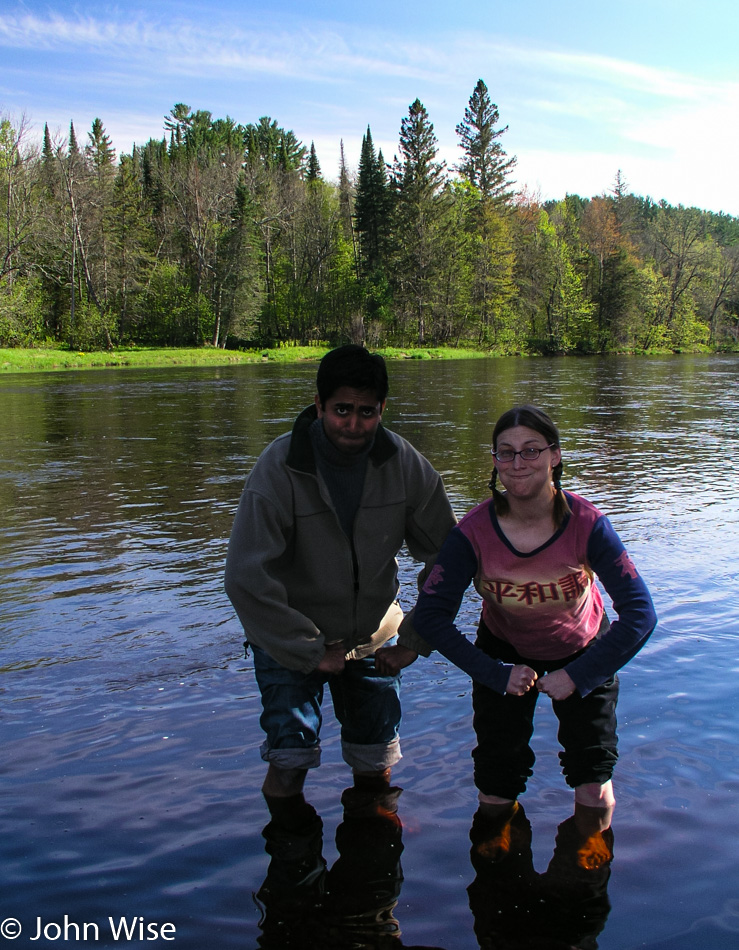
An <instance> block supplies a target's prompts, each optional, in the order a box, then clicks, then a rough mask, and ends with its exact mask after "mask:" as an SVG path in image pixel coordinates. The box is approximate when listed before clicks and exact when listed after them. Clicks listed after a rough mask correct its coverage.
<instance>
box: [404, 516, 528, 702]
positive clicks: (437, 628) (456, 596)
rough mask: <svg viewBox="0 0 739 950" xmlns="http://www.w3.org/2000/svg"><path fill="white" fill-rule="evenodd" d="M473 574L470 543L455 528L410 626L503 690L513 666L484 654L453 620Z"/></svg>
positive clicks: (469, 672)
mask: <svg viewBox="0 0 739 950" xmlns="http://www.w3.org/2000/svg"><path fill="white" fill-rule="evenodd" d="M476 573H477V557H476V555H475V552H474V550H473V548H472V545H471V544H470V542H469V541H468V540H467V538H466V537H465V536H464V534H463V533H462V532H461V531H460V530H459V528H454V529H453V530H452V531H451V532H450V534H449V536H448V538H447V540H446V541H445V542H444V545H443V547H442V549H441V551H440V552H439V556H438V558H437V559H436V564H435V565H434V567H433V569H432V571H431V573H430V574H429V576H428V579H427V580H426V583H425V584H424V586H423V589H422V590H421V593H420V594H419V596H418V602H417V603H416V608H415V611H414V613H413V626H414V627H415V629H416V632H417V633H418V634H419V636H421V637H423V639H424V640H425V641H426V642H427V643H428V644H429V645H430V646H431V647H433V648H434V649H435V650H438V651H439V653H441V654H442V655H443V656H445V657H446V658H447V659H448V660H451V661H452V663H454V665H455V666H458V667H459V668H460V669H461V670H464V672H465V673H467V675H468V676H471V677H472V679H474V680H476V681H477V682H478V683H482V685H483V686H488V687H489V688H490V689H494V690H495V691H496V692H498V693H504V692H505V688H506V686H507V685H508V677H509V676H510V673H511V670H512V669H513V666H512V665H511V664H507V663H501V662H500V660H495V659H493V658H492V657H490V656H488V655H487V654H486V653H483V652H482V650H479V649H478V648H477V647H476V646H475V645H474V644H473V643H471V642H470V641H469V640H468V639H467V637H465V635H464V634H463V633H462V632H461V631H460V630H459V629H458V628H457V627H456V625H455V623H454V621H455V619H456V616H457V613H458V612H459V607H460V604H461V603H462V598H463V597H464V594H465V591H466V590H467V588H468V587H469V586H470V583H471V581H472V579H473V578H474V576H475V574H476Z"/></svg>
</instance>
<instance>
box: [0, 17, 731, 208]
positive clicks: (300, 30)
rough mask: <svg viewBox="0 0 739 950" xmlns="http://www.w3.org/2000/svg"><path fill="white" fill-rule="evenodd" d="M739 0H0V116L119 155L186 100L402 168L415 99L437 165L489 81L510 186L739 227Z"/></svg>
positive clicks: (333, 163)
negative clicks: (104, 139) (612, 0)
mask: <svg viewBox="0 0 739 950" xmlns="http://www.w3.org/2000/svg"><path fill="white" fill-rule="evenodd" d="M738 40H739V4H737V2H736V0H703V3H698V2H697V0H694V2H691V3H688V2H684V0H641V2H637V0H621V2H620V3H618V4H606V3H600V2H598V0H591V2H579V0H561V2H556V0H506V2H505V3H502V2H498V0H485V2H481V0H468V2H466V3H464V4H458V5H456V4H452V3H450V2H449V0H445V2H439V0H425V2H419V0H408V2H404V0H395V2H390V0H371V2H368V3H354V2H349V3H341V4H340V3H336V2H330V0H314V2H310V3H306V2H302V3H298V2H295V0H266V2H261V3H260V2H257V0H240V2H237V0H220V2H219V0H213V2H211V3H206V2H200V0H189V2H188V0H181V2H179V0H178V2H176V3H173V2H169V0H148V2H142V0H127V2H126V3H125V4H123V3H121V4H119V5H116V4H106V3H104V2H96V3H91V2H86V0H82V2H75V3H73V2H66V0H47V2H44V3H40V2H35V0H26V2H17V0H0V113H2V114H4V115H6V116H9V117H10V118H11V119H13V120H14V121H16V122H17V121H19V120H20V119H21V117H22V116H23V115H25V117H26V119H27V121H28V122H29V124H30V128H31V132H32V134H35V135H37V136H38V135H40V134H41V132H42V131H43V126H44V123H45V122H48V124H49V128H50V130H51V131H52V134H53V135H55V136H57V137H59V138H60V139H61V138H64V137H65V136H66V134H67V131H68V129H69V122H70V120H73V121H74V125H75V130H76V133H77V138H78V140H79V141H80V142H84V141H86V133H87V131H88V130H89V129H90V126H91V124H92V120H93V119H94V118H95V117H96V116H99V117H100V118H101V119H102V121H103V123H104V125H105V128H106V130H107V131H108V133H109V135H110V136H111V138H112V140H113V144H114V145H115V146H116V148H117V149H118V150H119V151H128V150H130V148H131V146H132V143H133V142H138V143H142V142H145V141H146V140H148V139H149V138H151V137H160V136H161V135H162V129H163V117H164V116H165V115H166V114H167V113H168V112H169V111H170V109H171V108H172V106H173V105H174V104H175V103H177V102H185V103H187V104H188V105H190V106H191V107H192V108H193V109H208V110H210V111H211V112H212V113H213V116H214V118H218V117H224V116H226V115H230V116H231V117H232V118H233V119H235V120H236V121H237V122H241V123H247V122H252V121H256V120H258V119H259V117H260V116H263V115H269V116H271V117H272V118H273V119H276V120H277V122H278V123H279V124H280V125H281V126H283V127H284V128H289V129H293V130H294V131H295V133H296V135H297V136H298V138H299V139H301V140H302V141H303V142H304V143H305V144H306V145H309V144H310V142H311V141H312V140H313V141H315V145H316V150H317V153H318V158H319V160H320V162H321V166H322V169H323V173H324V176H325V177H327V178H335V177H336V175H337V172H338V162H339V143H340V141H341V140H342V139H343V141H344V147H345V151H346V156H347V161H348V163H349V165H350V166H351V167H356V164H357V162H358V160H359V148H360V144H361V139H362V135H363V133H364V131H365V130H366V128H367V126H368V125H369V126H370V127H371V129H372V136H373V139H374V141H375V144H376V145H378V146H380V147H381V148H382V150H383V153H384V156H385V158H386V160H392V158H393V155H394V154H395V152H396V150H397V141H398V132H399V129H400V122H401V119H402V118H403V117H404V116H405V115H406V114H407V110H408V106H409V104H410V103H411V102H412V101H413V100H414V99H416V98H417V97H418V98H420V99H421V101H422V102H423V104H424V105H425V106H426V109H427V110H428V113H429V116H430V119H431V121H432V122H433V124H434V130H435V132H436V135H437V138H438V140H439V147H440V154H441V157H443V158H444V159H445V160H446V161H447V163H448V164H449V165H450V166H453V165H454V164H455V163H456V162H458V161H459V158H460V152H459V148H458V145H457V137H456V134H455V126H456V124H457V123H458V122H459V121H460V120H461V118H462V115H463V113H464V109H465V106H466V105H467V101H468V99H469V96H470V94H471V92H472V90H473V88H474V86H475V83H476V82H477V80H478V79H479V78H482V79H483V80H484V81H485V83H486V84H487V86H488V89H489V90H490V94H491V97H492V99H493V101H494V102H496V103H497V105H498V108H499V110H500V123H501V125H507V126H508V132H507V133H506V134H505V136H504V137H503V140H502V141H503V145H504V147H505V148H506V151H507V152H508V154H509V155H515V156H516V157H517V159H518V165H517V169H516V173H515V178H516V181H517V184H518V186H519V187H524V186H525V187H526V188H527V189H528V190H529V191H530V192H532V193H535V194H536V193H538V194H539V195H540V196H541V197H542V198H544V199H546V198H561V197H563V196H564V195H565V194H566V193H568V192H569V193H573V192H576V193H579V194H581V195H583V196H588V197H589V196H592V195H596V194H602V193H604V192H607V191H608V190H609V189H610V188H611V186H612V184H613V181H614V178H615V176H616V172H617V171H618V170H619V169H620V170H621V172H622V175H623V176H624V178H625V179H626V182H627V183H628V186H629V188H630V190H632V191H634V192H635V193H636V194H641V195H649V196H650V197H651V198H653V199H655V200H659V199H661V198H664V199H666V200H667V201H668V202H670V203H671V204H684V205H695V206H697V207H700V208H705V209H709V210H712V211H724V212H726V213H729V214H732V215H739V184H738V183H737V171H738V170H739V162H738V161H737V155H738V153H739V56H738V55H737V51H736V50H737V41H738Z"/></svg>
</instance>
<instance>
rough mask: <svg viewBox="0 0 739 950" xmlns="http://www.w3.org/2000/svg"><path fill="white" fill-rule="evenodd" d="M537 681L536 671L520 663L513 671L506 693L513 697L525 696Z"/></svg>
mask: <svg viewBox="0 0 739 950" xmlns="http://www.w3.org/2000/svg"><path fill="white" fill-rule="evenodd" d="M536 680H537V676H536V673H535V672H534V670H532V669H531V667H530V666H523V664H520V663H519V664H517V665H516V666H514V667H513V669H512V670H511V675H510V676H509V677H508V685H507V686H506V688H505V691H506V693H510V694H511V695H513V696H523V694H524V693H528V691H529V690H530V689H531V687H532V686H533V685H534V683H535V682H536Z"/></svg>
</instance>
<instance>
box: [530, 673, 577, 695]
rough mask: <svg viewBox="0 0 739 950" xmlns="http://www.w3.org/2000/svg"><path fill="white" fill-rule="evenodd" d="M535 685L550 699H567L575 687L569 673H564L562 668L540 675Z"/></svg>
mask: <svg viewBox="0 0 739 950" xmlns="http://www.w3.org/2000/svg"><path fill="white" fill-rule="evenodd" d="M536 687H537V689H538V690H539V692H540V693H546V694H547V696H549V697H551V698H552V699H567V697H568V696H572V694H573V693H574V692H575V690H576V689H577V687H576V686H575V684H574V683H573V682H572V680H571V679H570V676H569V673H565V671H564V670H555V671H554V672H553V673H547V674H546V675H545V676H542V678H541V679H540V680H539V682H538V683H537V684H536Z"/></svg>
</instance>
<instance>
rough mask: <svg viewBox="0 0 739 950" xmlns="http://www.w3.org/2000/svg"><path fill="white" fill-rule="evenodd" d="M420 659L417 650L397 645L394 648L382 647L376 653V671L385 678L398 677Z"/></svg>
mask: <svg viewBox="0 0 739 950" xmlns="http://www.w3.org/2000/svg"><path fill="white" fill-rule="evenodd" d="M417 659H418V654H417V653H416V651H415V650H411V649H410V648H409V647H402V646H400V644H396V645H395V646H394V647H382V649H381V650H378V651H377V653H375V669H376V670H377V671H378V672H379V673H382V674H383V676H397V675H398V673H400V671H401V670H403V669H405V667H406V666H410V665H411V663H413V662H415V661H416V660H417Z"/></svg>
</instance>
